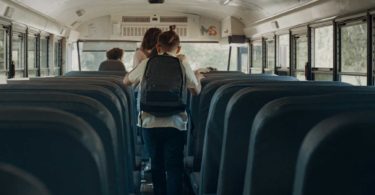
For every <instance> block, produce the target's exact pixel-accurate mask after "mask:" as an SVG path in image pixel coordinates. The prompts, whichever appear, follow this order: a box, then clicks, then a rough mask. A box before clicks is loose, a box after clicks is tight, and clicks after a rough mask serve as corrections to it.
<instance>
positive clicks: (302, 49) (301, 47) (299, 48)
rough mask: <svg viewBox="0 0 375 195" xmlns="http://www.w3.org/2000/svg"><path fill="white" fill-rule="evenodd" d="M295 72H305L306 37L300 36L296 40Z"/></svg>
mask: <svg viewBox="0 0 375 195" xmlns="http://www.w3.org/2000/svg"><path fill="white" fill-rule="evenodd" d="M296 55H297V61H296V65H297V67H296V68H297V70H301V71H305V65H306V63H307V37H306V36H301V37H299V38H297V40H296Z"/></svg>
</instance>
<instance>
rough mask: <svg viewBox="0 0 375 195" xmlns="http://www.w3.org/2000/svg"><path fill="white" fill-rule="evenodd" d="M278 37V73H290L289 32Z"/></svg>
mask: <svg viewBox="0 0 375 195" xmlns="http://www.w3.org/2000/svg"><path fill="white" fill-rule="evenodd" d="M278 38H279V41H278V43H279V44H278V55H277V56H278V57H277V59H278V61H277V74H282V75H289V67H290V65H289V60H290V59H289V55H290V54H289V53H290V52H289V34H285V35H280V36H279V37H278Z"/></svg>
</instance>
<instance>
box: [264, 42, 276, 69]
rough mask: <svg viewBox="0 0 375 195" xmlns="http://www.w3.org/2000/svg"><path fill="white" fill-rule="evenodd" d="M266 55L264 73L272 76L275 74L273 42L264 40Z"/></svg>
mask: <svg viewBox="0 0 375 195" xmlns="http://www.w3.org/2000/svg"><path fill="white" fill-rule="evenodd" d="M266 47H267V49H266V52H267V53H266V54H267V62H266V68H265V70H264V71H265V73H268V74H273V73H275V40H273V39H272V40H266Z"/></svg>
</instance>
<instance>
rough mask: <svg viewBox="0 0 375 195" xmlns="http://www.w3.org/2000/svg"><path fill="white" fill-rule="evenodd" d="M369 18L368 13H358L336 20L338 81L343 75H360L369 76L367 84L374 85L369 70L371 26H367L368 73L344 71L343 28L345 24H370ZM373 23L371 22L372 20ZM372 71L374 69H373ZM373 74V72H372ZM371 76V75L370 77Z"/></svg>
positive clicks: (336, 77) (336, 72) (336, 78)
mask: <svg viewBox="0 0 375 195" xmlns="http://www.w3.org/2000/svg"><path fill="white" fill-rule="evenodd" d="M368 19H369V17H368V16H366V15H363V14H358V15H355V16H352V17H345V18H340V19H337V20H335V27H336V30H334V33H335V39H336V44H335V45H334V47H335V48H336V54H335V61H336V64H335V66H336V71H335V73H334V74H335V75H336V76H335V78H334V79H335V80H337V81H342V79H341V77H342V76H359V77H366V78H367V84H366V85H365V86H368V85H373V82H372V80H371V81H369V72H368V69H369V53H368V52H369V48H368V47H369V41H370V40H369V39H368V38H369V26H367V36H366V38H367V44H366V47H367V49H366V53H367V57H366V60H367V63H366V66H367V68H366V73H358V72H342V58H341V57H342V37H341V32H342V28H343V27H345V26H354V25H358V24H367V25H368V24H369V22H368ZM370 23H371V22H370ZM371 72H372V71H371ZM370 74H372V73H370ZM370 78H371V77H370Z"/></svg>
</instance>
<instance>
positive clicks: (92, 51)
mask: <svg viewBox="0 0 375 195" xmlns="http://www.w3.org/2000/svg"><path fill="white" fill-rule="evenodd" d="M79 44H80V45H79V47H80V48H79V49H80V55H81V56H80V59H81V62H80V64H81V70H83V71H85V70H86V71H95V70H98V69H99V65H100V63H101V62H103V61H104V60H106V59H107V57H106V52H107V50H110V49H112V48H115V47H118V48H121V49H123V50H124V56H123V63H124V65H125V68H126V70H127V71H131V70H132V68H133V55H134V52H135V50H136V48H137V43H136V42H110V41H108V42H105V41H87V42H85V41H83V42H79Z"/></svg>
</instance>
